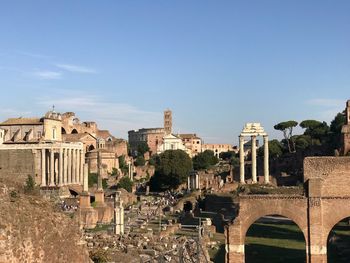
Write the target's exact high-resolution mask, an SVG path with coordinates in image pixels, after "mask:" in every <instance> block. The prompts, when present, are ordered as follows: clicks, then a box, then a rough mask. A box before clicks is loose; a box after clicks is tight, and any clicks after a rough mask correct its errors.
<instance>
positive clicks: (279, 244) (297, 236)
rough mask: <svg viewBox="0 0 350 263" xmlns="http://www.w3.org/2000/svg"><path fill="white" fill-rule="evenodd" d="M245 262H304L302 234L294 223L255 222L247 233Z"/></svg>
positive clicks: (304, 247) (304, 253)
mask: <svg viewBox="0 0 350 263" xmlns="http://www.w3.org/2000/svg"><path fill="white" fill-rule="evenodd" d="M245 257H246V262H247V263H264V262H269V263H277V262H281V263H282V262H283V263H304V262H306V244H305V239H304V235H303V233H302V232H301V230H300V229H299V227H298V226H297V225H295V224H294V223H288V222H283V223H255V224H253V225H252V226H251V227H250V228H249V230H248V233H247V237H246V247H245Z"/></svg>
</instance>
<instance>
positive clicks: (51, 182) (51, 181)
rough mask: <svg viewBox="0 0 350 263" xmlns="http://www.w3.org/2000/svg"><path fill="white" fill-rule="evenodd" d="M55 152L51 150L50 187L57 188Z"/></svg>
mask: <svg viewBox="0 0 350 263" xmlns="http://www.w3.org/2000/svg"><path fill="white" fill-rule="evenodd" d="M54 157H55V156H54V151H53V149H50V186H55V158H54Z"/></svg>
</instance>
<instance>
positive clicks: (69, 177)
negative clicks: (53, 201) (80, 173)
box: [67, 149, 72, 184]
mask: <svg viewBox="0 0 350 263" xmlns="http://www.w3.org/2000/svg"><path fill="white" fill-rule="evenodd" d="M67 151H68V161H67V166H68V182H67V183H68V184H72V149H67Z"/></svg>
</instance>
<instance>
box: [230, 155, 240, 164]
mask: <svg viewBox="0 0 350 263" xmlns="http://www.w3.org/2000/svg"><path fill="white" fill-rule="evenodd" d="M230 164H231V165H232V166H233V167H238V166H239V158H238V157H236V156H233V157H232V158H231V160H230Z"/></svg>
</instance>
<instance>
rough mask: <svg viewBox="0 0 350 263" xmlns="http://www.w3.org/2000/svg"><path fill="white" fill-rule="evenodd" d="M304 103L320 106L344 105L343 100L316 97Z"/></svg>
mask: <svg viewBox="0 0 350 263" xmlns="http://www.w3.org/2000/svg"><path fill="white" fill-rule="evenodd" d="M306 104H308V105H312V106H321V107H339V106H343V105H344V100H339V99H321V98H317V99H311V100H308V101H306Z"/></svg>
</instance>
